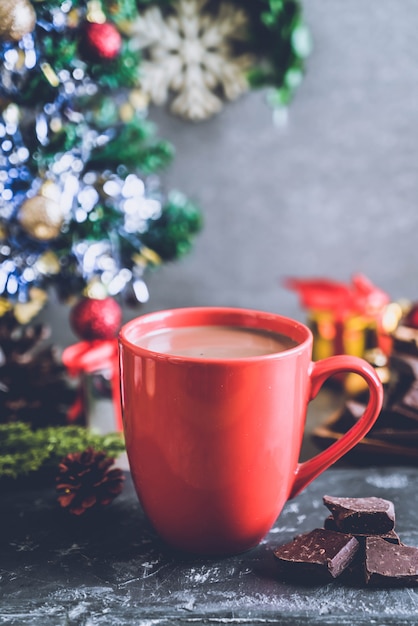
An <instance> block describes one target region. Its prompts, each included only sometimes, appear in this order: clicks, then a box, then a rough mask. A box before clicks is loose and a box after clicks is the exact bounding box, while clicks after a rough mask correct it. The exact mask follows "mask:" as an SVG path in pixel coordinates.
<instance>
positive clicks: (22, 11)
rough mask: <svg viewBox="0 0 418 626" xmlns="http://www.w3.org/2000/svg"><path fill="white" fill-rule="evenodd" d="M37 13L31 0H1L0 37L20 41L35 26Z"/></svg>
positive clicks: (4, 39) (5, 39)
mask: <svg viewBox="0 0 418 626" xmlns="http://www.w3.org/2000/svg"><path fill="white" fill-rule="evenodd" d="M35 24H36V13H35V9H34V8H33V6H32V5H31V3H30V2H29V0H0V39H1V40H2V41H20V40H21V39H22V38H23V37H24V36H25V35H27V34H28V33H31V32H32V31H33V29H34V28H35Z"/></svg>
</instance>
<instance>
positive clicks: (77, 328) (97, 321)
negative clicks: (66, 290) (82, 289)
mask: <svg viewBox="0 0 418 626" xmlns="http://www.w3.org/2000/svg"><path fill="white" fill-rule="evenodd" d="M121 322H122V309H121V308H120V306H119V304H118V303H117V302H116V301H115V300H114V299H113V298H104V299H101V300H99V299H97V298H82V299H81V300H80V301H79V302H78V303H77V304H76V305H75V306H74V307H73V308H72V310H71V313H70V325H71V327H72V329H73V331H74V332H75V334H76V335H78V336H79V337H80V338H81V339H86V340H92V339H112V338H114V337H116V335H117V333H118V331H119V328H120V325H121Z"/></svg>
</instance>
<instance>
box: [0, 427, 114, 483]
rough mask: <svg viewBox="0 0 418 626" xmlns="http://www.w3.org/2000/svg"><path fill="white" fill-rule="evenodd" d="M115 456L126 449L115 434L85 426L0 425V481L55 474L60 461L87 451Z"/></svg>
mask: <svg viewBox="0 0 418 626" xmlns="http://www.w3.org/2000/svg"><path fill="white" fill-rule="evenodd" d="M89 447H90V448H92V449H93V450H101V451H103V452H104V453H106V455H107V456H109V457H116V456H118V455H119V454H121V453H122V452H123V451H124V450H125V445H124V441H123V439H122V437H121V435H120V434H119V433H118V434H117V433H109V434H106V435H105V436H103V435H99V434H97V433H94V432H91V431H90V430H89V429H87V428H85V427H84V426H49V427H47V428H38V429H36V430H35V429H33V428H31V427H30V425H29V424H25V423H23V422H11V423H8V424H0V479H2V480H3V479H4V480H8V479H9V480H15V479H16V478H25V477H32V476H35V475H36V474H37V473H39V472H43V473H45V474H46V475H48V476H51V475H52V474H54V475H55V474H56V471H57V468H58V464H59V462H60V460H61V459H62V458H63V457H65V456H66V455H68V454H70V453H80V452H83V451H84V450H86V448H89Z"/></svg>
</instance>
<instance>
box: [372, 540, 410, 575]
mask: <svg viewBox="0 0 418 626" xmlns="http://www.w3.org/2000/svg"><path fill="white" fill-rule="evenodd" d="M364 568H365V579H366V583H367V584H368V585H377V586H392V585H404V586H406V585H411V586H412V585H418V548H413V547H411V546H403V545H393V544H390V543H388V542H387V541H384V540H383V539H381V538H380V537H367V539H366V547H365V565H364Z"/></svg>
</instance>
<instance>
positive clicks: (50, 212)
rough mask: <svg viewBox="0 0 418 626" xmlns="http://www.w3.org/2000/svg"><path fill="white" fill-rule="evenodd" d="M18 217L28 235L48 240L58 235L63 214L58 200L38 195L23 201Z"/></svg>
mask: <svg viewBox="0 0 418 626" xmlns="http://www.w3.org/2000/svg"><path fill="white" fill-rule="evenodd" d="M18 219H19V223H20V225H21V226H22V228H23V229H24V230H25V231H26V232H27V234H28V235H30V236H31V237H33V238H35V239H40V240H41V241H48V240H50V239H56V238H57V237H59V235H60V233H61V227H62V224H63V222H64V215H63V210H62V207H61V205H60V204H59V203H58V202H56V201H54V200H52V199H51V198H46V197H45V196H42V195H38V196H34V197H33V198H28V199H27V200H25V201H24V202H23V204H22V205H21V207H20V210H19V216H18Z"/></svg>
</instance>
